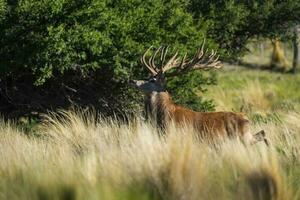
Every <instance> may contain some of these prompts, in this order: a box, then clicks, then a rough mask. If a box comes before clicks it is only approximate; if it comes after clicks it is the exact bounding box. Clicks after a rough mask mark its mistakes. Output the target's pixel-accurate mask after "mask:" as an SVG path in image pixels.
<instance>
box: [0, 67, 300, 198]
mask: <svg viewBox="0 0 300 200" xmlns="http://www.w3.org/2000/svg"><path fill="white" fill-rule="evenodd" d="M219 74H220V75H219V85H218V86H213V87H210V88H209V92H208V93H205V94H200V95H205V97H206V98H212V99H214V100H215V104H216V109H217V110H228V111H230V110H234V111H238V110H239V109H240V108H241V107H243V110H244V112H246V113H247V114H248V116H249V117H250V119H251V120H252V130H253V133H254V132H255V131H257V130H260V129H264V130H265V131H266V133H267V136H268V138H269V140H270V141H271V146H270V148H267V147H266V146H265V145H264V144H263V143H261V144H257V145H254V146H244V145H243V144H242V143H241V142H239V141H237V140H228V141H225V142H224V143H222V144H218V145H214V146H212V145H209V144H207V143H206V142H205V141H199V140H198V139H197V138H196V137H194V135H195V134H194V133H193V131H192V130H191V129H189V128H182V129H175V128H170V130H168V131H167V132H166V133H165V134H160V133H158V132H157V131H156V129H155V128H153V127H152V126H151V125H150V124H147V123H145V122H143V121H140V120H133V121H132V122H131V123H129V124H122V123H121V122H117V121H115V120H110V121H107V120H106V121H105V120H100V119H98V120H95V117H94V114H93V113H92V112H83V111H77V112H74V111H66V112H62V113H60V115H57V114H50V115H48V116H47V117H46V118H45V121H44V123H43V124H40V125H38V126H37V127H35V128H34V129H32V130H31V132H28V131H26V130H24V129H22V128H18V127H17V126H15V125H14V124H13V123H4V122H1V125H0V134H1V137H0V177H1V178H0V199H10V200H13V199H30V200H31V199H65V200H67V199H68V200H69V199H105V200H117V199H118V200H123V199H130V200H134V199H137V200H146V199H172V200H174V199H176V200H177V199H180V200H181V199H182V200H190V199H191V200H192V199H195V200H196V199H205V200H207V199H294V200H296V199H300V153H299V151H300V112H299V111H300V110H299V105H300V93H299V90H297V89H298V87H299V84H300V77H299V75H287V74H279V73H270V72H265V71H250V70H243V69H236V68H232V69H231V70H225V71H223V72H221V73H219ZM58 116H59V117H58Z"/></svg>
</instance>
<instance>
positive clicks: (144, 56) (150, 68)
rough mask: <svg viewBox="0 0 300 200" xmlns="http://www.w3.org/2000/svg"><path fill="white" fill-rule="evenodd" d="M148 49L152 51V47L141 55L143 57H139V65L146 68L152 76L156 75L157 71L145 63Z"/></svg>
mask: <svg viewBox="0 0 300 200" xmlns="http://www.w3.org/2000/svg"><path fill="white" fill-rule="evenodd" d="M150 49H152V46H150V47H149V48H148V49H147V50H146V51H145V53H144V54H143V56H142V57H141V63H142V64H143V65H144V66H146V67H147V69H148V70H149V71H150V72H151V73H152V74H153V75H156V74H157V71H156V69H154V68H152V67H151V66H150V65H148V64H147V62H146V55H147V53H148V51H150Z"/></svg>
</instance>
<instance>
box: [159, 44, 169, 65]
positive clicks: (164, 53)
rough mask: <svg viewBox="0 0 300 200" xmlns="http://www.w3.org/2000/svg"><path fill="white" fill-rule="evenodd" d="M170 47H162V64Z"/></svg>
mask: <svg viewBox="0 0 300 200" xmlns="http://www.w3.org/2000/svg"><path fill="white" fill-rule="evenodd" d="M168 49H169V46H166V47H164V48H163V49H162V53H161V57H160V61H161V65H162V66H163V65H164V62H165V60H166V55H167V53H168Z"/></svg>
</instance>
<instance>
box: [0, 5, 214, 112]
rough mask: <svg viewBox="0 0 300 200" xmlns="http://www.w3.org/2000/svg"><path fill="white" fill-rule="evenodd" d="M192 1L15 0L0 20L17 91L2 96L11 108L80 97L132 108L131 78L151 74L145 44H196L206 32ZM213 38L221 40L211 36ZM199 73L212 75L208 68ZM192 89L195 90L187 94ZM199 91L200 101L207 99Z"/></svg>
mask: <svg viewBox="0 0 300 200" xmlns="http://www.w3.org/2000/svg"><path fill="white" fill-rule="evenodd" d="M187 6H188V3H187V2H186V1H184V0H173V1H170V2H169V1H164V0H147V1H143V0H131V1H127V0H104V1H103V0H89V1H75V0H45V1H38V0H22V1H21V0H19V1H8V3H7V7H6V8H7V13H6V15H5V18H4V20H3V21H2V22H1V23H0V30H1V31H0V57H1V60H0V67H1V70H0V78H1V80H2V83H3V84H2V85H6V86H7V85H9V86H11V87H15V88H18V89H17V90H18V93H16V92H15V93H14V90H13V89H12V88H9V95H7V96H8V97H7V98H5V99H2V102H3V103H5V102H6V103H7V100H6V99H14V101H13V104H14V105H13V108H12V107H10V108H9V109H7V110H10V109H24V106H23V107H22V105H24V104H25V105H26V106H27V107H26V108H28V107H30V109H37V108H38V109H44V108H50V107H52V108H55V107H65V104H67V105H70V104H72V103H79V104H81V105H82V104H83V105H90V104H92V105H93V106H95V107H100V110H103V109H105V108H104V107H105V106H102V105H106V107H107V108H109V109H107V110H106V111H105V112H107V113H110V114H111V113H112V111H117V110H118V111H121V112H123V111H132V109H133V107H135V105H136V104H135V103H134V99H136V98H134V97H136V96H138V95H135V93H133V92H130V91H132V90H129V89H128V87H127V84H126V83H127V81H128V79H129V78H133V77H134V78H136V77H138V76H139V77H145V75H146V70H145V69H143V68H142V67H140V64H139V63H138V60H139V56H140V55H141V54H142V52H143V51H144V50H145V49H146V48H148V47H149V46H150V45H155V46H158V45H161V44H170V45H171V46H172V47H174V48H179V49H180V50H181V51H182V52H184V51H188V52H191V51H193V50H195V49H196V48H197V47H199V45H200V44H201V42H202V40H203V39H204V37H205V35H206V34H205V31H206V30H205V28H203V27H199V26H198V25H197V24H196V23H194V20H193V18H192V15H191V14H190V13H189V12H188V11H187V9H186V8H187ZM207 46H208V47H214V48H216V47H217V45H216V44H215V43H214V42H213V41H212V40H208V42H207ZM193 79H195V80H196V79H198V80H197V81H196V82H199V81H200V82H201V83H204V84H205V82H206V81H204V80H202V77H201V76H197V77H195V78H193ZM24 80H25V81H24ZM4 82H5V84H4ZM24 84H25V85H27V87H26V88H25V89H24V88H23V87H24ZM183 87H185V86H184V85H183V86H182V87H180V86H176V87H173V89H172V90H182V89H184V88H183ZM28 88H31V89H28ZM86 88H89V89H88V90H87V89H86ZM91 88H93V89H91ZM177 88H178V89H177ZM28 90H30V93H32V94H30V95H28V93H29V91H28ZM75 91H76V92H75ZM80 91H83V92H80ZM86 91H90V94H87V92H86ZM188 91H189V90H188ZM22 92H23V93H26V94H24V95H20V93H22ZM84 92H85V93H84ZM79 93H80V94H79ZM179 93H180V92H178V94H179ZM47 95H48V96H50V97H51V98H46V97H45V96H47ZM54 96H56V97H57V98H60V101H61V102H55V101H57V99H54V98H53V97H54ZM188 96H194V93H192V94H191V95H184V96H182V97H180V98H185V97H188ZM44 97H45V98H44ZM178 97H179V96H178ZM32 98H34V100H32ZM84 98H86V99H91V101H88V102H87V101H84V100H83V99H84ZM20 99H22V100H20ZM37 99H41V100H40V102H38V100H37ZM92 99H93V100H92ZM193 99H194V100H195V102H194V104H195V105H193V107H197V106H196V104H198V103H200V101H198V100H197V98H196V96H194V97H193ZM51 100H52V101H51ZM194 100H189V101H194ZM20 101H22V102H21V103H20ZM36 101H37V102H36ZM183 101H185V102H187V99H185V100H183ZM33 102H35V103H33ZM7 104H8V103H7ZM34 104H38V105H39V106H36V107H34ZM100 104H101V105H100ZM200 104H201V103H200ZM199 106H200V107H201V105H199ZM30 109H29V110H30Z"/></svg>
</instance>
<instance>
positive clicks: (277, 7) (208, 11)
mask: <svg viewBox="0 0 300 200" xmlns="http://www.w3.org/2000/svg"><path fill="white" fill-rule="evenodd" d="M189 8H190V11H191V12H192V13H193V15H194V18H195V19H201V20H202V21H205V22H206V23H208V27H209V28H208V30H207V36H208V37H210V38H212V39H213V40H214V41H215V42H216V43H218V44H220V45H221V48H223V49H226V56H227V57H230V58H236V57H237V56H238V55H241V54H242V53H244V50H246V49H245V46H246V44H247V42H248V41H249V39H252V38H253V37H267V38H278V37H287V36H288V35H291V34H292V31H291V29H290V28H291V27H293V26H294V25H295V24H297V23H299V21H300V2H299V1H294V0H284V1H281V0H270V1H258V0H256V1H237V0H218V1H202V0H191V4H190V7H189Z"/></svg>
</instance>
